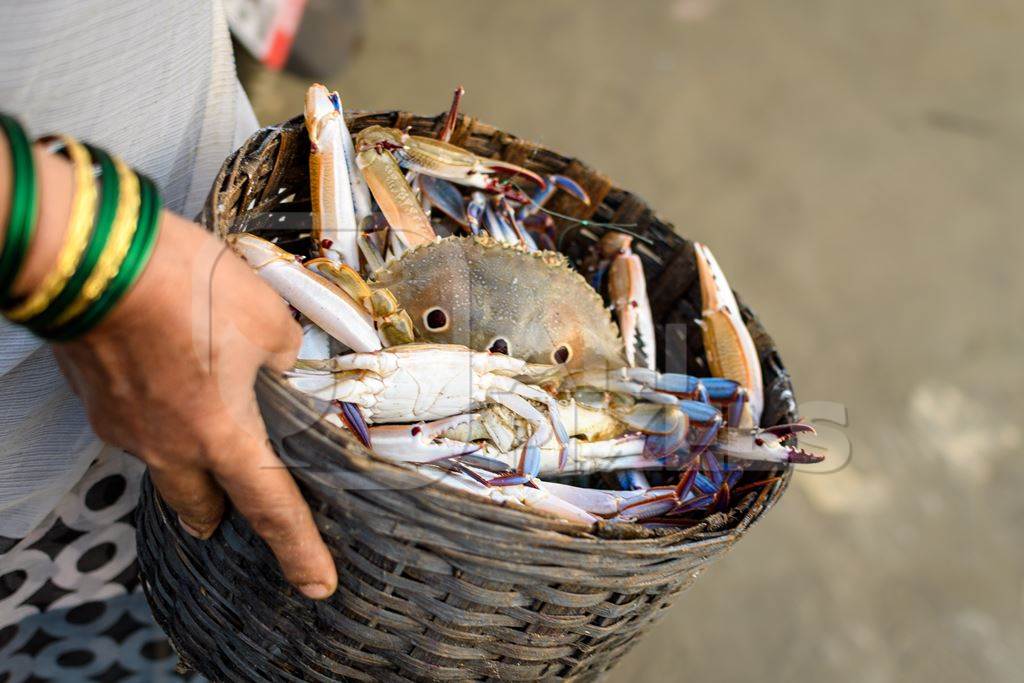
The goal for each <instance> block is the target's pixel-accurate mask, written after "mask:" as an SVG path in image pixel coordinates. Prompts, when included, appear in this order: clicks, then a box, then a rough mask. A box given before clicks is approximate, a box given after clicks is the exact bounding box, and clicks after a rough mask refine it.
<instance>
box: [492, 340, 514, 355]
mask: <svg viewBox="0 0 1024 683" xmlns="http://www.w3.org/2000/svg"><path fill="white" fill-rule="evenodd" d="M487 350H488V351H490V352H491V353H503V354H505V355H506V356H507V355H509V352H508V340H507V339H504V338H503V337H495V338H494V339H492V340H491V343H490V346H488V347H487Z"/></svg>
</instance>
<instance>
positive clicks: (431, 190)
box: [417, 175, 469, 227]
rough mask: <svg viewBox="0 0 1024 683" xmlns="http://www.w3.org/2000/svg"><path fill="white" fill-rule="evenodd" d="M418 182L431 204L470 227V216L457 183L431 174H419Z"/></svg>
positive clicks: (457, 221) (460, 223)
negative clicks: (467, 213)
mask: <svg viewBox="0 0 1024 683" xmlns="http://www.w3.org/2000/svg"><path fill="white" fill-rule="evenodd" d="M417 182H418V183H419V186H420V189H421V190H422V191H423V194H425V195H426V196H427V199H429V200H430V204H431V206H433V207H434V208H435V209H438V210H439V211H441V213H443V214H444V215H446V216H448V217H449V218H451V219H452V220H453V221H455V222H456V223H458V224H459V225H462V226H465V227H469V217H468V216H467V215H466V206H465V205H464V204H463V201H462V193H461V192H459V188H457V187H456V186H455V183H452V182H449V181H447V180H444V179H443V178H435V177H434V176H429V175H420V176H417Z"/></svg>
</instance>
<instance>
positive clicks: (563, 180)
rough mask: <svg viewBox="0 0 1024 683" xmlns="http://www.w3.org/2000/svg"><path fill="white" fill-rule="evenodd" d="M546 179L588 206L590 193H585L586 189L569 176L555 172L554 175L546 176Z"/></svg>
mask: <svg viewBox="0 0 1024 683" xmlns="http://www.w3.org/2000/svg"><path fill="white" fill-rule="evenodd" d="M548 181H549V182H550V184H552V185H554V186H555V187H557V188H558V189H560V190H562V191H564V192H568V193H569V194H571V195H572V196H573V197H575V198H576V199H578V200H580V201H581V202H582V203H583V204H586V205H587V206H590V195H589V194H587V191H586V190H584V189H583V187H582V186H581V185H580V184H579V183H577V182H576V181H575V180H573V179H572V178H570V177H569V176H564V175H559V174H557V173H556V174H555V175H551V176H548Z"/></svg>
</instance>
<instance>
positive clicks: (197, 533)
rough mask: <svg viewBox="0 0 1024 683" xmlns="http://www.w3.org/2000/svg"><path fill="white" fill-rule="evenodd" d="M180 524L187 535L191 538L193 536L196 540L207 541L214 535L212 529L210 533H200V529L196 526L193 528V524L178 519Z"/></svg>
mask: <svg viewBox="0 0 1024 683" xmlns="http://www.w3.org/2000/svg"><path fill="white" fill-rule="evenodd" d="M178 524H180V525H181V528H182V529H184V530H185V533H187V534H188V535H189V536H192V537H194V538H198V539H199V540H201V541H205V540H206V539H208V538H209V537H210V535H211V534H212V533H213V530H212V529H210V530H209V531H205V532H203V531H200V530H199V529H197V528H195V527H194V526H192V525H191V524H189V523H188V522H186V521H185V520H184V519H182V518H181V517H178Z"/></svg>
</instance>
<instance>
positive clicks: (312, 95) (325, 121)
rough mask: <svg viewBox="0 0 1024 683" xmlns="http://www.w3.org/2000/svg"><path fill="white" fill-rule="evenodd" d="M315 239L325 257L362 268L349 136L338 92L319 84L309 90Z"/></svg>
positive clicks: (310, 168) (310, 172) (307, 94)
mask: <svg viewBox="0 0 1024 683" xmlns="http://www.w3.org/2000/svg"><path fill="white" fill-rule="evenodd" d="M305 117H306V130H307V131H308V133H309V142H310V152H309V177H310V180H311V184H310V194H311V195H312V203H313V240H314V241H315V242H316V245H317V248H318V249H319V250H320V254H321V255H322V256H327V257H330V258H332V259H335V260H339V261H344V262H345V263H347V264H348V265H350V266H352V267H353V268H358V267H359V247H358V246H357V243H356V240H357V237H358V235H359V226H358V223H357V219H356V214H355V208H354V205H353V192H352V187H351V179H350V177H349V164H348V161H347V159H346V155H345V141H346V140H349V143H350V144H351V140H350V138H349V134H348V129H347V128H346V127H345V119H344V117H343V116H342V113H341V99H340V98H339V97H338V93H336V92H334V93H331V92H328V91H327V88H325V87H324V86H322V85H320V84H319V83H316V84H314V85H312V86H310V88H309V90H307V91H306V108H305Z"/></svg>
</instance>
